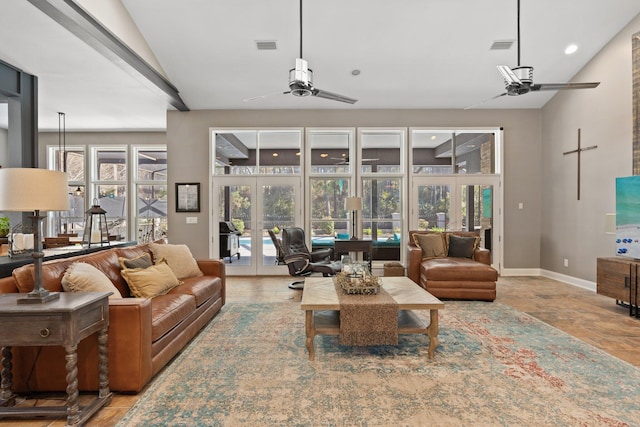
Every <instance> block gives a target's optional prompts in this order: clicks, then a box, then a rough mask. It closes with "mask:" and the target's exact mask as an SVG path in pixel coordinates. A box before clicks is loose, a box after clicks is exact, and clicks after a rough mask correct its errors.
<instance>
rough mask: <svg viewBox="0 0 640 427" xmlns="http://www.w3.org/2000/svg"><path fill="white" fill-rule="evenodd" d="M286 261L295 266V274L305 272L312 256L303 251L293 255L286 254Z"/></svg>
mask: <svg viewBox="0 0 640 427" xmlns="http://www.w3.org/2000/svg"><path fill="white" fill-rule="evenodd" d="M284 262H285V264H287V265H288V266H289V267H291V266H293V267H294V272H293V275H294V276H295V275H298V274H302V273H304V271H305V270H306V269H307V268H308V267H309V264H310V263H311V257H310V256H309V255H308V254H305V253H303V252H300V253H297V254H291V255H285V257H284Z"/></svg>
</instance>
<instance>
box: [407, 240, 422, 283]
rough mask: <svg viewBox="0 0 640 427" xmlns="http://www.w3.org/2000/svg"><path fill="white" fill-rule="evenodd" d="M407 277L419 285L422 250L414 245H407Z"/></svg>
mask: <svg viewBox="0 0 640 427" xmlns="http://www.w3.org/2000/svg"><path fill="white" fill-rule="evenodd" d="M407 262H408V264H407V265H408V268H407V276H408V277H409V279H411V280H413V281H414V282H416V283H417V284H418V285H419V284H420V262H422V249H420V248H419V247H417V246H416V245H407Z"/></svg>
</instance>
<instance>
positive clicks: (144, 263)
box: [118, 253, 153, 269]
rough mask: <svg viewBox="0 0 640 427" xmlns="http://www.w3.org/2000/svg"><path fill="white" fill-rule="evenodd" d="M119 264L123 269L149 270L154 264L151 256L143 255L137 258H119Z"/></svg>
mask: <svg viewBox="0 0 640 427" xmlns="http://www.w3.org/2000/svg"><path fill="white" fill-rule="evenodd" d="M118 262H119V263H120V267H121V268H122V269H125V268H148V267H151V266H152V265H153V262H151V255H149V254H146V253H145V254H142V255H138V256H137V257H135V258H124V257H118Z"/></svg>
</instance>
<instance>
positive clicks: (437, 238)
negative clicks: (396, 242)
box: [413, 233, 447, 260]
mask: <svg viewBox="0 0 640 427" xmlns="http://www.w3.org/2000/svg"><path fill="white" fill-rule="evenodd" d="M413 241H414V242H415V244H416V246H418V247H419V248H420V249H422V259H423V260H424V259H431V258H442V257H446V256H447V250H446V248H445V245H444V238H443V237H442V233H429V234H418V233H415V234H414V235H413Z"/></svg>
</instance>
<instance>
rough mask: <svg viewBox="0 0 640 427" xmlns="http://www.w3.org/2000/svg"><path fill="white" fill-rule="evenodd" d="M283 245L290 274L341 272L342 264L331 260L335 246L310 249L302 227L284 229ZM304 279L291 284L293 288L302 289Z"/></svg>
mask: <svg viewBox="0 0 640 427" xmlns="http://www.w3.org/2000/svg"><path fill="white" fill-rule="evenodd" d="M282 246H283V250H284V254H285V255H284V262H285V263H286V264H287V266H288V267H289V274H291V275H292V276H294V277H305V276H310V275H311V274H313V273H322V275H323V276H325V277H327V276H333V275H335V274H336V273H339V272H340V270H341V268H342V265H341V264H340V262H334V261H332V260H331V258H332V257H333V248H326V249H318V250H315V251H313V252H311V251H309V248H307V244H306V243H305V238H304V230H303V229H302V228H300V227H291V228H284V229H283V230H282ZM303 287H304V280H298V281H295V282H292V283H290V284H289V288H291V289H302V288H303Z"/></svg>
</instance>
